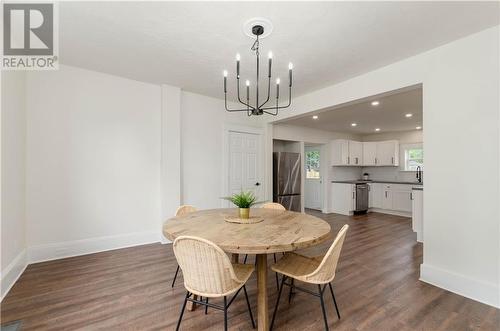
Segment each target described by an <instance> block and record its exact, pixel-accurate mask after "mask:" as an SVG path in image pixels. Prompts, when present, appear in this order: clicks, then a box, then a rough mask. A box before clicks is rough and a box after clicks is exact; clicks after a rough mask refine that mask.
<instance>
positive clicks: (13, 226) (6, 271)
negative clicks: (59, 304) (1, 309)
mask: <svg viewBox="0 0 500 331" xmlns="http://www.w3.org/2000/svg"><path fill="white" fill-rule="evenodd" d="M1 75H2V79H1V83H2V89H1V91H2V117H1V128H2V129H1V130H2V132H1V146H2V162H1V166H2V169H1V173H2V179H1V183H2V185H1V196H2V199H1V216H2V222H1V283H2V284H1V297H2V298H3V297H4V295H5V294H6V293H7V291H8V290H9V289H10V287H11V286H12V285H13V284H14V282H15V280H16V279H17V278H18V276H19V275H20V274H21V273H22V271H23V270H24V267H25V266H26V254H25V253H26V251H25V249H26V240H25V231H26V225H25V223H26V222H25V221H26V215H25V197H26V192H25V177H24V173H25V168H26V155H25V152H26V108H25V97H26V92H25V84H26V78H25V77H26V76H25V73H24V72H15V71H4V72H2V73H1Z"/></svg>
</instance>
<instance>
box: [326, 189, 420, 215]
mask: <svg viewBox="0 0 500 331" xmlns="http://www.w3.org/2000/svg"><path fill="white" fill-rule="evenodd" d="M368 189H369V192H368V207H369V208H374V209H378V211H380V212H384V211H387V213H389V214H391V213H393V214H397V215H408V216H409V215H410V214H411V213H412V196H414V195H415V192H416V191H413V192H412V185H406V184H387V183H369V184H368ZM331 196H332V202H331V203H332V212H334V213H337V214H342V215H351V214H352V212H353V211H354V209H355V207H356V185H355V184H350V183H332V195H331Z"/></svg>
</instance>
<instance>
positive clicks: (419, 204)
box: [411, 190, 424, 242]
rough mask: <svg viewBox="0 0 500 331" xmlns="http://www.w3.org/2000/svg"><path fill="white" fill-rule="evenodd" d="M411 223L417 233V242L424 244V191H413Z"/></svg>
mask: <svg viewBox="0 0 500 331" xmlns="http://www.w3.org/2000/svg"><path fill="white" fill-rule="evenodd" d="M411 221H412V222H411V223H412V228H413V231H414V232H416V233H417V241H418V242H424V191H423V190H413V191H412V210H411Z"/></svg>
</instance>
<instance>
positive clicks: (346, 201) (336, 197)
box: [331, 183, 356, 215]
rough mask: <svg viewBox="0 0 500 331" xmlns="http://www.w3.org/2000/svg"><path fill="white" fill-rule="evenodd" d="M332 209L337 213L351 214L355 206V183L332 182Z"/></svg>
mask: <svg viewBox="0 0 500 331" xmlns="http://www.w3.org/2000/svg"><path fill="white" fill-rule="evenodd" d="M331 189H332V201H331V203H332V211H333V212H334V213H337V214H342V215H351V214H352V212H353V211H354V208H355V206H356V185H354V184H345V183H332V188H331Z"/></svg>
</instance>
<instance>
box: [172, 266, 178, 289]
mask: <svg viewBox="0 0 500 331" xmlns="http://www.w3.org/2000/svg"><path fill="white" fill-rule="evenodd" d="M178 273H179V265H177V270H175V276H174V280H173V281H172V287H174V285H175V280H176V279H177V274H178Z"/></svg>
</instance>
